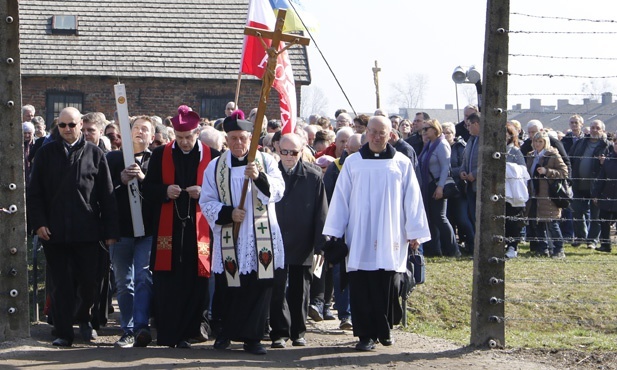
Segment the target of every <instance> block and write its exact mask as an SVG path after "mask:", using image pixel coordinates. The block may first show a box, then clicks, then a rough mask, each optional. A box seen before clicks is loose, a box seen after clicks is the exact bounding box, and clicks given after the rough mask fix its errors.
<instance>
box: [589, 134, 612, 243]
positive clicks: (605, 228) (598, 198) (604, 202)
mask: <svg viewBox="0 0 617 370" xmlns="http://www.w3.org/2000/svg"><path fill="white" fill-rule="evenodd" d="M600 162H601V163H602V168H601V169H600V174H599V175H598V178H597V179H596V180H595V181H594V183H593V185H592V188H591V197H592V199H593V202H594V203H595V204H596V205H597V206H598V208H599V209H600V216H599V217H600V220H601V221H600V247H599V248H596V250H597V251H600V252H609V253H610V252H611V223H612V222H614V221H615V219H617V145H613V150H611V151H610V153H609V155H608V157H606V158H604V161H602V159H600Z"/></svg>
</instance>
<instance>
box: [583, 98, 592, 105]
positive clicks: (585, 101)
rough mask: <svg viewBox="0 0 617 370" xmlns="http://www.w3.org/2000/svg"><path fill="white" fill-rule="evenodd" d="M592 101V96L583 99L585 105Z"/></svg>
mask: <svg viewBox="0 0 617 370" xmlns="http://www.w3.org/2000/svg"><path fill="white" fill-rule="evenodd" d="M590 102H591V99H590V98H585V99H583V105H588V104H589V103H590Z"/></svg>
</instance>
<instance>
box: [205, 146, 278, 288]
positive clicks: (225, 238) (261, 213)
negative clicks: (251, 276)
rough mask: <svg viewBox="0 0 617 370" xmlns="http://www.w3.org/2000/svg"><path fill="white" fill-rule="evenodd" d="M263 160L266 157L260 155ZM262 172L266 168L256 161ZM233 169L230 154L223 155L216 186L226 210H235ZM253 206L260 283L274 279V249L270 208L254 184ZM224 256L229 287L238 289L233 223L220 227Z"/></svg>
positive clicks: (217, 171) (237, 265)
mask: <svg viewBox="0 0 617 370" xmlns="http://www.w3.org/2000/svg"><path fill="white" fill-rule="evenodd" d="M261 156H262V160H263V162H264V164H265V160H264V159H263V153H261ZM255 162H256V163H257V166H258V167H259V170H260V171H262V170H264V168H265V167H264V166H262V164H261V163H259V158H256V159H255ZM230 177H231V167H230V166H229V165H228V163H227V153H225V154H223V155H221V156H220V157H219V160H218V162H217V165H216V171H215V178H216V180H215V182H216V186H217V189H218V193H219V197H220V199H221V202H223V203H224V204H225V205H227V206H233V203H232V199H231V184H230ZM251 189H252V190H251V193H252V195H253V196H252V203H253V233H254V234H255V248H256V250H255V252H256V255H257V266H258V267H257V268H258V269H257V276H258V278H259V279H272V278H273V277H274V267H273V266H274V265H273V261H274V248H273V246H272V233H271V228H270V218H269V217H268V205H267V204H263V203H262V202H261V200H259V198H258V197H257V191H258V190H257V188H256V186H255V184H252V188H251ZM221 252H222V253H221V254H222V258H223V267H224V270H225V276H226V277H227V286H229V287H239V286H240V274H239V264H238V256H237V247H236V245H235V244H234V242H233V223H230V224H227V225H223V226H222V227H221Z"/></svg>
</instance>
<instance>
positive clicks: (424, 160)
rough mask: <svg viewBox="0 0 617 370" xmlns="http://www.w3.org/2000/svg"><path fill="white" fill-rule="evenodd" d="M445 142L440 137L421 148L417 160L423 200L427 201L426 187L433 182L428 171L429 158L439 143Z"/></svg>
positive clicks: (441, 136)
mask: <svg viewBox="0 0 617 370" xmlns="http://www.w3.org/2000/svg"><path fill="white" fill-rule="evenodd" d="M442 140H445V137H444V136H443V135H440V136H439V137H438V138H437V139H435V140H434V141H429V142H428V143H426V144H425V145H424V148H422V152H421V153H420V157H419V158H418V162H419V163H420V174H421V175H422V196H423V197H424V199H429V197H428V187H429V184H430V183H431V182H432V181H433V176H431V171H430V169H429V162H430V160H431V156H432V155H433V152H434V151H435V149H437V147H438V146H439V145H440V144H441V141H442Z"/></svg>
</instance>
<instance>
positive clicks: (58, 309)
mask: <svg viewBox="0 0 617 370" xmlns="http://www.w3.org/2000/svg"><path fill="white" fill-rule="evenodd" d="M81 128H82V120H81V113H80V112H79V111H78V110H77V109H75V108H72V107H68V108H65V109H63V110H62V112H60V116H59V117H58V129H59V130H58V131H59V134H60V137H59V138H58V139H57V140H55V141H53V142H51V143H49V145H45V146H43V147H41V149H40V150H39V151H38V152H37V154H36V157H35V160H34V165H33V167H32V172H31V178H30V185H29V194H28V216H29V220H30V224H31V226H32V228H33V230H35V231H36V234H37V235H38V237H39V238H40V240H41V241H42V242H43V249H44V251H45V257H46V259H47V263H48V266H49V272H50V275H51V278H52V281H53V287H52V290H51V304H52V307H53V310H52V318H53V323H54V327H55V333H56V335H57V338H56V339H55V340H54V341H53V342H52V344H53V345H55V346H60V347H69V346H71V345H72V343H73V339H74V337H75V335H74V333H73V320H74V319H76V320H77V322H78V323H79V327H80V333H81V336H82V338H83V339H84V340H85V341H90V340H91V339H92V338H93V337H95V335H94V334H95V333H94V332H93V330H92V326H91V324H90V320H91V319H92V317H91V309H92V307H93V305H94V299H95V290H96V289H97V288H98V287H97V284H96V271H97V264H98V260H99V252H100V251H101V250H102V248H101V244H100V243H99V241H101V240H104V241H105V244H106V245H107V246H110V245H111V244H113V243H115V241H116V240H117V239H118V236H119V230H118V222H117V217H118V214H117V209H116V200H115V198H114V193H113V186H112V180H111V176H110V174H109V168H108V165H107V161H106V159H105V154H104V153H103V151H102V150H101V149H99V148H97V147H96V146H95V145H93V144H92V143H89V142H86V141H85V140H84V135H82V133H81ZM75 282H77V284H78V286H77V296H79V298H80V299H79V302H78V305H77V306H76V299H75V297H76V294H75V287H74V284H75ZM74 312H75V316H74V315H73V314H74Z"/></svg>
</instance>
